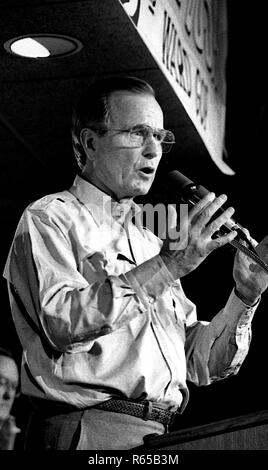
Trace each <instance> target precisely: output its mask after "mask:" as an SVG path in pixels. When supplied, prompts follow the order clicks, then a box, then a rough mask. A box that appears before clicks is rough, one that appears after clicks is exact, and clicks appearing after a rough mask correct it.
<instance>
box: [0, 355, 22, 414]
mask: <svg viewBox="0 0 268 470" xmlns="http://www.w3.org/2000/svg"><path fill="white" fill-rule="evenodd" d="M18 382H19V375H18V369H17V366H16V363H15V361H14V360H13V359H11V358H10V357H6V356H0V419H2V420H4V419H6V418H7V417H8V415H9V414H10V410H11V407H12V405H13V402H14V399H15V395H16V390H17V387H18Z"/></svg>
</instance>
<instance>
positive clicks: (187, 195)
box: [168, 170, 268, 273]
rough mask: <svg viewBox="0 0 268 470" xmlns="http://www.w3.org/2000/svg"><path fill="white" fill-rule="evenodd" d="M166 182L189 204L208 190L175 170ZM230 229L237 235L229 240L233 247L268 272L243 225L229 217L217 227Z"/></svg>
mask: <svg viewBox="0 0 268 470" xmlns="http://www.w3.org/2000/svg"><path fill="white" fill-rule="evenodd" d="M168 182H169V188H170V189H171V190H172V192H175V193H177V195H178V197H179V199H180V200H181V201H182V202H186V203H189V204H190V205H191V206H194V205H195V204H197V202H198V201H200V199H202V198H203V197H204V196H206V194H208V193H209V192H210V191H208V189H206V188H204V186H201V185H196V184H195V183H194V182H193V181H192V180H190V179H189V178H187V176H184V175H183V174H182V173H180V172H179V171H177V170H174V171H171V172H170V173H169V174H168ZM218 212H224V209H223V208H220V209H218ZM216 215H217V214H216ZM232 230H235V231H236V232H237V236H236V238H235V239H234V240H232V241H231V242H230V244H231V245H233V246H234V247H235V248H237V249H239V250H241V251H243V252H244V253H245V254H246V255H247V256H249V257H250V258H251V259H253V260H254V261H255V263H257V264H258V265H259V266H261V267H262V268H263V269H264V271H266V272H267V273H268V266H267V264H266V263H264V261H263V260H262V259H261V258H260V257H259V255H258V253H257V252H256V250H255V247H254V245H253V244H252V242H251V240H250V239H249V238H248V236H247V235H246V234H245V232H244V231H243V227H242V226H241V225H240V224H239V223H238V222H236V221H235V220H234V219H233V218H231V219H229V221H228V222H225V224H224V225H222V227H221V228H220V229H219V233H220V234H227V233H230V232H231V231H232Z"/></svg>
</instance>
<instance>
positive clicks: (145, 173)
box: [139, 166, 154, 176]
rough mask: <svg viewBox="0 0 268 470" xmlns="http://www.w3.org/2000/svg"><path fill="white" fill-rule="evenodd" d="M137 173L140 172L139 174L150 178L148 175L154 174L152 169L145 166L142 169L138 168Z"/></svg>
mask: <svg viewBox="0 0 268 470" xmlns="http://www.w3.org/2000/svg"><path fill="white" fill-rule="evenodd" d="M139 171H140V172H141V173H143V174H144V175H148V176H150V175H152V174H153V173H154V168H152V167H149V166H145V167H143V168H140V169H139Z"/></svg>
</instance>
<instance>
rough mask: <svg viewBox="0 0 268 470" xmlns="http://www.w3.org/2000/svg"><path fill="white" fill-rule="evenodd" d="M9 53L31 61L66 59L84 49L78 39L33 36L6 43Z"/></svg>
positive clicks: (21, 37) (14, 39) (53, 35)
mask: <svg viewBox="0 0 268 470" xmlns="http://www.w3.org/2000/svg"><path fill="white" fill-rule="evenodd" d="M4 48H5V49H6V51H7V52H9V53H10V54H13V55H19V56H21V57H27V58H31V59H39V58H46V59H51V58H54V57H57V58H59V57H66V56H68V55H71V54H75V53H76V52H78V51H80V50H81V48H82V43H81V42H80V41H78V39H75V38H72V37H69V36H63V35H59V34H56V35H55V34H43V35H40V34H33V35H29V36H20V37H17V38H13V39H10V40H8V41H6V42H5V44H4Z"/></svg>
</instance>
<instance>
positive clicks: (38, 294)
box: [9, 211, 145, 350]
mask: <svg viewBox="0 0 268 470" xmlns="http://www.w3.org/2000/svg"><path fill="white" fill-rule="evenodd" d="M88 238H89V240H88V245H89V247H88V253H87V255H86V256H85V257H84V259H82V260H81V256H80V257H79V255H77V254H76V253H75V250H74V248H73V246H72V236H71V235H70V234H68V231H67V230H66V227H64V228H63V227H61V226H60V221H59V220H55V219H54V220H53V217H52V216H48V215H47V213H45V212H39V213H38V212H36V211H26V212H25V214H24V216H23V218H22V220H21V222H20V225H19V229H18V231H17V234H16V237H15V241H14V244H13V248H12V254H11V261H10V263H11V264H10V268H9V271H10V273H9V281H10V283H11V284H14V285H15V287H16V291H17V292H18V291H19V294H20V296H21V297H22V300H23V302H24V304H25V305H26V306H27V305H28V304H29V302H30V301H31V299H33V301H34V304H35V305H34V308H35V312H37V313H38V317H39V318H38V320H37V318H36V315H32V320H33V321H35V322H36V325H37V327H38V328H39V327H40V325H41V327H42V333H43V334H44V335H45V338H46V339H47V340H48V341H49V342H50V344H51V345H52V346H53V347H54V348H55V349H58V350H72V349H77V348H78V349H79V348H80V347H81V345H82V346H83V345H85V344H86V343H87V342H90V341H92V340H93V339H94V338H96V337H98V336H100V335H105V334H107V333H109V332H111V331H112V330H114V329H117V328H119V327H120V326H122V324H124V323H126V322H129V321H130V320H131V319H132V318H134V317H135V316H136V315H139V314H140V313H142V312H144V311H145V307H144V306H143V304H142V302H141V301H140V300H139V298H138V296H137V295H136V293H135V291H134V290H133V289H132V288H131V286H130V285H129V284H128V283H126V282H125V280H124V277H123V276H120V275H109V273H108V272H107V269H106V266H105V264H107V262H108V261H107V259H105V255H104V253H103V252H101V251H98V249H97V250H96V247H95V246H94V243H96V242H95V240H94V238H93V239H92V241H91V240H90V234H89V237H88ZM26 284H27V288H25V287H26ZM27 310H28V312H29V311H31V309H29V308H27Z"/></svg>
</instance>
